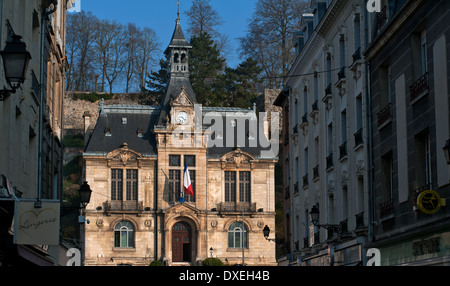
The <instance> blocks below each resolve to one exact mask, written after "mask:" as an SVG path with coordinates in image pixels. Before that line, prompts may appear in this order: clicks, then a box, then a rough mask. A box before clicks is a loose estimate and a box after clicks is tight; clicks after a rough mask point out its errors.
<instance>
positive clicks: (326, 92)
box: [325, 83, 332, 96]
mask: <svg viewBox="0 0 450 286" xmlns="http://www.w3.org/2000/svg"><path fill="white" fill-rule="evenodd" d="M331 93H332V91H331V83H330V84H329V85H328V86H327V88H325V96H327V95H330V94H331Z"/></svg>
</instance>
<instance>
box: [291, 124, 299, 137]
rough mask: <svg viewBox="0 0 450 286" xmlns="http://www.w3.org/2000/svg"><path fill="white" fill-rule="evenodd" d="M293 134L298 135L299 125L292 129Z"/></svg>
mask: <svg viewBox="0 0 450 286" xmlns="http://www.w3.org/2000/svg"><path fill="white" fill-rule="evenodd" d="M292 134H293V135H295V134H298V125H295V126H294V128H292Z"/></svg>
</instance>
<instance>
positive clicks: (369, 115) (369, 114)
mask: <svg viewBox="0 0 450 286" xmlns="http://www.w3.org/2000/svg"><path fill="white" fill-rule="evenodd" d="M363 10H364V45H365V48H366V49H367V48H368V46H369V27H368V11H367V9H363ZM365 69H366V71H365V78H366V86H365V89H366V125H367V128H366V129H367V171H368V180H369V182H368V185H369V190H368V193H369V194H368V196H369V198H368V203H369V205H368V208H369V209H368V237H367V239H368V242H369V243H371V242H373V240H374V237H375V236H374V230H373V228H374V223H375V221H374V219H375V216H374V194H373V153H372V112H371V109H372V104H371V93H370V78H371V77H370V71H371V68H370V62H366V67H365Z"/></svg>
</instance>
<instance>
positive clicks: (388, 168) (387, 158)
mask: <svg viewBox="0 0 450 286" xmlns="http://www.w3.org/2000/svg"><path fill="white" fill-rule="evenodd" d="M381 170H382V176H383V177H382V178H383V180H382V182H383V190H384V199H385V201H387V200H390V199H392V196H393V192H394V189H393V184H394V161H393V159H392V152H389V153H388V154H386V155H384V156H383V157H382V158H381Z"/></svg>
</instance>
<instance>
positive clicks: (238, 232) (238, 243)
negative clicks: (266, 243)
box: [228, 222, 248, 248]
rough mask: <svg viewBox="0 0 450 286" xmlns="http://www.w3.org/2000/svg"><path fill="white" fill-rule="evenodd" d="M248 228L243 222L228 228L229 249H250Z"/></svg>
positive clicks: (235, 223)
mask: <svg viewBox="0 0 450 286" xmlns="http://www.w3.org/2000/svg"><path fill="white" fill-rule="evenodd" d="M247 233H248V232H247V228H246V227H245V225H244V224H243V223H242V222H234V223H232V224H231V226H230V227H229V228H228V247H229V248H242V245H243V247H245V248H248V244H247V241H248V239H247Z"/></svg>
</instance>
